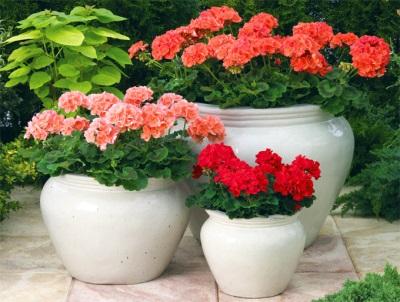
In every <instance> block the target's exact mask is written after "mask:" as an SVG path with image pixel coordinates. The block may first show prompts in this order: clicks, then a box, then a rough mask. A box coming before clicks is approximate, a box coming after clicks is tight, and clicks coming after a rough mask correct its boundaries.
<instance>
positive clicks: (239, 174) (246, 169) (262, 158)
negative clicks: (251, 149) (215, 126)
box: [193, 143, 321, 210]
mask: <svg viewBox="0 0 400 302" xmlns="http://www.w3.org/2000/svg"><path fill="white" fill-rule="evenodd" d="M255 162H256V164H257V165H256V166H251V165H249V164H248V163H246V162H245V161H243V160H240V159H239V158H238V157H237V156H236V155H235V153H234V152H233V149H232V148H231V147H230V146H226V145H224V144H223V143H219V144H210V145H208V146H207V147H205V148H204V149H203V150H202V151H201V152H200V155H199V157H198V161H197V164H196V166H195V167H194V174H193V177H195V178H198V177H200V176H201V175H202V174H206V175H208V176H209V177H210V179H212V181H214V182H216V183H218V184H221V185H223V186H222V187H221V188H223V189H224V190H225V189H227V190H229V191H230V192H231V193H232V194H233V196H235V197H236V198H237V197H239V196H246V195H250V197H251V195H257V194H259V193H261V192H264V193H268V192H269V190H271V192H269V193H273V194H275V193H278V194H281V195H283V196H289V195H290V196H291V198H292V199H293V200H294V201H296V202H298V201H301V200H303V199H304V198H311V197H312V195H313V193H314V183H313V179H318V178H319V177H320V175H321V171H320V169H319V163H318V162H316V161H313V160H311V159H308V158H306V157H305V156H303V155H298V156H297V157H296V158H295V159H294V160H293V161H292V163H291V164H284V163H282V158H281V157H280V156H279V155H278V154H276V153H274V152H273V151H272V150H271V149H266V150H264V151H260V152H259V153H258V154H257V155H256V160H255ZM249 200H251V198H250V199H249ZM300 208H301V206H300V205H299V204H297V205H296V210H299V209H300Z"/></svg>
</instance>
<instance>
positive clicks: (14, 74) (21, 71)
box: [8, 66, 31, 79]
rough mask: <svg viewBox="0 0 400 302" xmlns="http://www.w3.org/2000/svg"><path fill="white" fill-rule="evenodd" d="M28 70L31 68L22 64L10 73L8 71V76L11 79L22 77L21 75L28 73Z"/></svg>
mask: <svg viewBox="0 0 400 302" xmlns="http://www.w3.org/2000/svg"><path fill="white" fill-rule="evenodd" d="M30 71H31V69H30V68H29V67H28V66H22V67H21V68H18V69H16V70H14V71H13V72H12V73H10V75H9V76H8V78H10V79H12V78H18V77H22V76H24V75H26V74H28V73H29V72H30Z"/></svg>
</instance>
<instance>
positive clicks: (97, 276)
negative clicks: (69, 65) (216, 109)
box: [25, 86, 225, 284]
mask: <svg viewBox="0 0 400 302" xmlns="http://www.w3.org/2000/svg"><path fill="white" fill-rule="evenodd" d="M58 106H59V109H58V110H57V111H56V110H44V111H43V112H41V113H38V114H36V115H35V116H34V117H33V118H32V121H30V122H29V123H28V127H27V130H26V133H25V138H27V139H29V138H30V137H34V139H35V143H36V147H35V148H34V150H35V151H34V152H32V154H31V156H30V160H31V161H32V162H34V163H35V164H36V168H37V170H38V171H39V172H41V173H42V174H45V175H49V176H50V179H49V180H48V181H47V182H46V184H45V185H44V187H43V190H42V193H41V196H40V206H41V210H42V214H43V218H44V221H45V224H46V226H47V228H48V231H49V234H50V238H51V240H52V242H53V244H54V246H55V249H56V251H57V253H58V255H59V256H60V258H61V260H62V262H63V263H64V265H65V267H66V269H67V270H68V271H69V272H70V274H71V275H72V276H73V277H75V278H77V279H79V280H82V281H86V282H90V283H102V284H132V283H140V282H145V281H149V280H151V279H154V278H156V277H158V276H159V275H160V274H162V273H163V271H164V270H165V268H166V267H167V265H168V263H169V262H170V260H171V259H172V257H173V254H174V252H175V250H176V249H177V247H178V244H179V242H180V240H181V238H182V236H183V233H184V231H185V229H186V226H187V223H188V220H189V210H188V209H187V207H186V206H185V198H186V196H187V194H188V191H187V186H186V185H185V183H183V182H181V180H183V179H184V178H186V177H188V176H190V175H191V171H190V164H191V162H192V161H193V160H194V157H193V154H192V147H193V144H195V143H200V142H201V141H202V140H203V139H204V138H206V137H208V139H211V140H215V141H219V140H221V139H223V137H224V135H225V131H224V127H223V125H222V124H221V122H220V120H219V119H218V118H216V117H214V116H200V115H199V114H198V109H197V106H196V104H193V103H189V102H187V101H186V100H185V99H183V98H182V97H181V96H180V95H177V94H173V93H166V94H163V95H162V96H161V97H160V98H159V99H158V100H157V102H155V101H154V100H153V91H152V90H151V89H149V88H148V87H145V86H136V87H131V88H129V89H128V90H127V91H126V94H125V97H124V100H123V101H122V100H120V99H118V98H117V97H116V96H115V95H113V94H111V93H108V92H103V93H100V94H90V95H88V96H86V95H85V94H83V93H82V92H79V91H72V92H66V93H64V94H62V95H61V97H60V99H59V100H58ZM60 112H66V113H67V114H68V117H67V116H64V115H63V114H60ZM178 119H179V120H182V121H183V124H184V125H183V127H181V128H180V129H173V127H174V126H175V124H176V122H177V120H178ZM189 136H190V137H191V138H193V140H194V142H192V143H191V142H190V140H189V138H188V137H189Z"/></svg>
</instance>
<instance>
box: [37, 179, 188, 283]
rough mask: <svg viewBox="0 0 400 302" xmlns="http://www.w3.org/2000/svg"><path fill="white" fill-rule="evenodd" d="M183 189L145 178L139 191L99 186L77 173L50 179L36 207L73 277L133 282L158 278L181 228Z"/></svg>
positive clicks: (184, 217) (184, 214)
mask: <svg viewBox="0 0 400 302" xmlns="http://www.w3.org/2000/svg"><path fill="white" fill-rule="evenodd" d="M187 194H188V188H187V186H186V184H184V183H175V182H173V181H172V180H164V179H149V185H148V187H147V188H146V189H144V190H142V191H127V190H124V189H123V188H122V187H107V186H104V185H100V184H99V183H98V182H97V181H96V180H94V179H93V178H89V177H86V176H81V175H70V174H66V175H62V176H59V177H51V178H50V179H49V180H48V181H47V182H46V184H45V186H44V187H43V190H42V193H41V196H40V206H41V210H42V215H43V219H44V222H45V224H46V227H47V229H48V231H49V235H50V238H51V241H52V243H53V245H54V247H55V249H56V252H57V254H58V255H59V257H60V258H61V260H62V262H63V264H64V266H65V268H66V269H67V270H68V272H69V273H70V274H71V275H72V276H73V277H74V278H76V279H78V280H81V281H84V282H89V283H97V284H135V283H141V282H146V281H149V280H152V279H154V278H156V277H158V276H160V275H161V274H162V273H163V272H164V270H165V269H166V267H167V266H168V264H169V263H170V261H171V259H172V257H173V255H174V253H175V251H176V249H177V247H178V245H179V243H180V240H181V239H182V236H183V234H184V232H185V229H186V227H187V224H188V221H189V217H190V212H189V210H188V209H187V208H186V206H185V198H186V197H187Z"/></svg>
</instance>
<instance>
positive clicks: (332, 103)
mask: <svg viewBox="0 0 400 302" xmlns="http://www.w3.org/2000/svg"><path fill="white" fill-rule="evenodd" d="M348 104H349V101H348V100H345V99H343V98H339V97H336V96H334V97H332V98H329V99H328V100H326V104H325V105H324V106H323V107H322V109H323V110H324V111H327V112H329V113H332V114H338V113H340V112H342V111H343V110H344V109H345V108H346V106H348Z"/></svg>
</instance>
